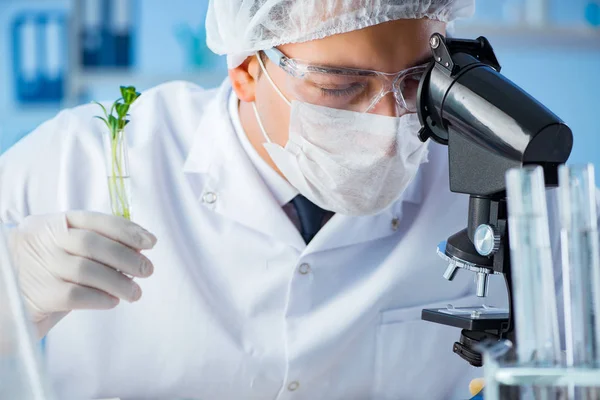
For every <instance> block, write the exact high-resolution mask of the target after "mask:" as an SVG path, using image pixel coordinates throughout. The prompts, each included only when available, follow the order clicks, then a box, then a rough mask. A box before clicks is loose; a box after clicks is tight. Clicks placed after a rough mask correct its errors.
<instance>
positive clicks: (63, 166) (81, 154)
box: [0, 105, 104, 223]
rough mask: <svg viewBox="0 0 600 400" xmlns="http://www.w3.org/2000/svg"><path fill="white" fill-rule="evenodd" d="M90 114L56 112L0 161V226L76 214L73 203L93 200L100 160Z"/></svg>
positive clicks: (89, 109)
mask: <svg viewBox="0 0 600 400" xmlns="http://www.w3.org/2000/svg"><path fill="white" fill-rule="evenodd" d="M96 107H97V106H96ZM96 111H97V110H96V109H95V108H94V107H93V106H90V105H86V106H81V107H77V108H75V109H68V110H65V111H62V112H60V113H59V114H58V115H57V116H56V117H54V118H53V119H51V120H49V121H47V122H45V123H43V124H42V125H40V126H39V127H38V128H37V129H35V130H34V131H33V132H31V133H30V134H29V135H27V136H26V137H24V138H23V139H22V140H21V141H19V142H18V143H16V144H15V145H14V146H13V147H12V148H10V149H9V150H8V151H7V152H6V153H4V154H3V155H2V156H0V223H19V222H21V220H22V219H23V218H25V217H26V216H28V215H43V214H51V213H56V212H64V211H67V210H69V209H78V207H77V206H78V205H79V204H78V203H77V202H74V201H73V199H74V198H76V197H77V196H80V197H81V194H87V195H90V196H92V195H95V193H94V192H93V190H92V189H93V188H92V187H91V186H92V183H91V182H92V181H95V180H96V179H97V176H96V175H98V172H97V170H98V168H97V165H98V163H101V162H102V157H103V156H102V154H103V153H102V150H101V147H99V146H101V145H102V142H101V136H100V125H101V122H100V121H98V120H94V119H93V116H94V114H95V113H96ZM94 174H95V175H94ZM92 178H94V179H92ZM98 186H99V185H94V187H98ZM103 189H104V187H103Z"/></svg>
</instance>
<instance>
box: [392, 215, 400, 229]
mask: <svg viewBox="0 0 600 400" xmlns="http://www.w3.org/2000/svg"><path fill="white" fill-rule="evenodd" d="M399 227H400V220H399V219H398V218H394V219H392V230H394V231H397V230H398V228H399Z"/></svg>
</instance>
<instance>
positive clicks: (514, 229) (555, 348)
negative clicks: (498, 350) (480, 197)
mask: <svg viewBox="0 0 600 400" xmlns="http://www.w3.org/2000/svg"><path fill="white" fill-rule="evenodd" d="M506 189H507V201H508V216H509V225H508V226H509V234H510V251H511V262H512V266H511V267H512V280H513V297H514V319H515V325H516V352H517V358H518V361H519V362H521V363H527V362H536V363H541V364H547V365H552V364H555V363H557V362H559V360H560V337H559V333H558V332H559V331H558V316H557V307H556V288H555V283H554V269H553V265H552V251H551V247H550V233H549V228H548V211H547V206H546V190H545V182H544V173H543V170H542V168H541V167H539V166H538V167H533V166H532V167H525V168H520V169H512V170H510V171H508V172H507V174H506Z"/></svg>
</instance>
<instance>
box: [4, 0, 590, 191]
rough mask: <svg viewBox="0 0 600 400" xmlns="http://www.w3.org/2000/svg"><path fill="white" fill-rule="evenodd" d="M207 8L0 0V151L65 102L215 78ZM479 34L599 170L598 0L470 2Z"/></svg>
mask: <svg viewBox="0 0 600 400" xmlns="http://www.w3.org/2000/svg"><path fill="white" fill-rule="evenodd" d="M217 1H219V0H217ZM299 1H301V0H299ZM207 4H208V0H168V1H165V0H0V152H2V151H5V150H6V149H8V148H9V147H10V146H11V145H12V144H14V143H15V142H16V141H18V140H19V139H20V138H22V137H23V136H24V135H26V134H27V133H29V132H31V130H32V129H34V128H35V127H36V126H38V125H39V124H40V123H42V122H43V121H45V120H47V119H49V118H51V117H53V116H54V115H55V114H56V113H57V112H58V111H59V110H60V109H62V108H65V107H73V106H76V105H77V104H82V103H86V102H89V101H91V100H115V99H116V98H117V97H119V93H118V87H119V85H135V86H136V87H138V88H139V89H142V90H144V89H147V88H150V87H152V86H155V85H157V84H160V83H161V82H166V81H171V80H188V81H192V82H196V83H198V84H199V85H201V86H204V87H214V86H217V85H219V83H220V82H221V81H222V80H223V78H224V77H225V76H226V73H227V71H226V64H225V59H224V58H222V57H218V56H216V55H214V54H213V53H211V52H210V50H209V49H208V48H207V47H206V43H205V31H204V20H205V16H206V9H207ZM480 35H484V36H486V37H488V39H490V41H491V43H492V45H493V46H494V48H495V50H496V54H497V56H498V58H499V60H500V63H501V65H502V67H503V70H502V72H503V73H504V74H505V75H506V76H507V77H508V78H510V79H511V80H513V81H514V82H516V83H517V84H519V85H520V86H521V87H523V88H524V89H525V90H527V91H528V92H529V93H531V94H532V95H533V96H534V97H536V98H537V99H538V100H540V101H541V102H542V103H544V104H545V105H546V106H547V107H548V108H550V109H551V110H552V111H554V112H555V113H556V114H557V115H559V116H560V117H561V118H562V119H563V120H565V121H566V122H567V124H568V125H569V126H570V127H571V128H572V129H573V132H574V134H575V147H574V151H573V153H572V156H571V162H574V163H575V162H590V161H591V162H594V163H595V164H596V165H597V168H600V99H599V96H600V0H478V1H477V11H476V15H475V16H474V17H473V18H472V19H470V20H466V21H461V22H459V23H457V24H456V27H455V36H458V37H469V38H475V37H477V36H480ZM597 180H598V183H599V184H600V176H598V177H597Z"/></svg>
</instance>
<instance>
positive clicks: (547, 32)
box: [453, 24, 600, 51]
mask: <svg viewBox="0 0 600 400" xmlns="http://www.w3.org/2000/svg"><path fill="white" fill-rule="evenodd" d="M453 35H454V36H455V37H461V38H476V37H478V36H486V37H487V38H488V39H490V41H492V40H493V42H492V44H494V43H497V44H501V45H505V46H512V47H529V46H546V47H554V48H557V47H563V48H579V49H581V48H588V49H591V50H595V51H597V50H599V49H600V29H598V28H591V27H585V26H582V27H569V28H566V27H558V26H556V27H553V26H544V27H533V26H526V25H523V26H518V25H508V24H507V25H502V24H494V25H475V24H464V25H459V24H457V25H456V28H455V31H454V33H453Z"/></svg>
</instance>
